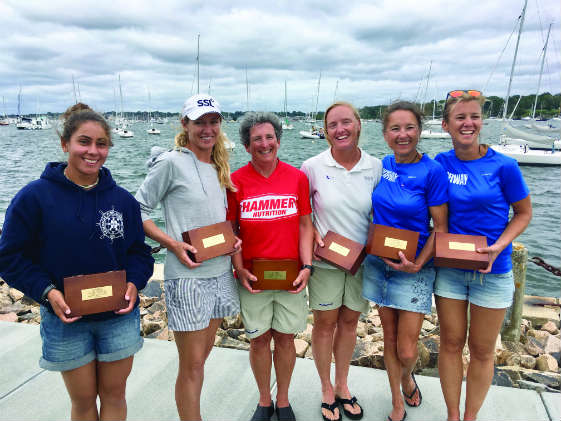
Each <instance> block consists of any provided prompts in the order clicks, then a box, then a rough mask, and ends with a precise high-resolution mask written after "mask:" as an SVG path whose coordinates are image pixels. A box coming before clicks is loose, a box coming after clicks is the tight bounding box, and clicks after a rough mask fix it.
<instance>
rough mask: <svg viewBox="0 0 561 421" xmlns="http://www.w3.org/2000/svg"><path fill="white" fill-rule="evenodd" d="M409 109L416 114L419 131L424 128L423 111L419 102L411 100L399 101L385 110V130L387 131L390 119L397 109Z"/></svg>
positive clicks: (383, 120)
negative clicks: (418, 104) (418, 105)
mask: <svg viewBox="0 0 561 421" xmlns="http://www.w3.org/2000/svg"><path fill="white" fill-rule="evenodd" d="M400 110H401V111H409V112H410V113H412V114H413V115H414V116H415V119H416V120H417V124H418V125H419V133H420V132H421V130H422V129H423V113H422V112H421V110H419V107H417V104H415V103H413V102H409V101H397V102H394V103H393V104H391V105H390V106H389V107H388V108H386V110H385V111H384V117H383V119H382V127H383V129H382V130H383V131H384V132H385V131H386V129H387V128H388V122H389V119H390V115H391V114H392V113H393V112H395V111H400Z"/></svg>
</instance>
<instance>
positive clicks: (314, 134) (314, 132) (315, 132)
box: [299, 72, 325, 139]
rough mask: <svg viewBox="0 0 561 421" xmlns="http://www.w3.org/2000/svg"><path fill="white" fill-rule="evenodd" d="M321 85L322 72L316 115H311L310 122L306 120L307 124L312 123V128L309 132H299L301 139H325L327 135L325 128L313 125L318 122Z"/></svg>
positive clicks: (319, 81)
mask: <svg viewBox="0 0 561 421" xmlns="http://www.w3.org/2000/svg"><path fill="white" fill-rule="evenodd" d="M320 84H321V72H319V78H318V88H317V93H316V105H315V108H314V113H313V114H311V116H310V119H309V120H306V121H307V122H310V123H312V126H311V127H310V129H309V130H300V132H299V134H300V137H302V138H303V139H325V133H324V130H323V127H320V128H319V129H318V128H316V127H315V126H314V125H313V123H315V121H316V115H317V112H318V101H319V87H320Z"/></svg>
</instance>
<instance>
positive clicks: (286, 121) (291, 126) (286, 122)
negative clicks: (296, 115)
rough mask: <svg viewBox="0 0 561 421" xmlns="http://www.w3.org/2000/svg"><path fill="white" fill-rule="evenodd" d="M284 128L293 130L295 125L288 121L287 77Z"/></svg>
mask: <svg viewBox="0 0 561 421" xmlns="http://www.w3.org/2000/svg"><path fill="white" fill-rule="evenodd" d="M282 129H283V130H293V129H294V126H293V125H292V124H290V122H289V121H288V104H287V100H286V79H285V81H284V121H283V123H282Z"/></svg>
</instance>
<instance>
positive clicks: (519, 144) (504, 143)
mask: <svg viewBox="0 0 561 421" xmlns="http://www.w3.org/2000/svg"><path fill="white" fill-rule="evenodd" d="M527 5H528V0H525V1H524V8H523V9H522V14H521V15H520V26H519V29H518V39H517V41H516V48H515V49H514V59H513V61H512V66H511V70H510V79H509V82H508V89H507V94H506V99H505V104H504V110H503V122H504V130H505V132H507V133H514V134H515V135H519V136H520V137H519V138H511V137H508V136H506V135H505V134H503V135H501V138H500V141H499V144H498V145H491V148H493V149H494V150H496V151H497V152H500V153H502V154H504V155H506V156H509V157H511V158H514V159H516V161H517V162H518V164H519V165H536V166H558V165H561V152H559V151H556V150H555V145H556V141H555V140H554V139H552V138H547V137H546V136H539V135H531V134H530V133H526V132H524V131H523V130H520V129H516V128H514V127H512V126H511V125H510V124H509V123H508V121H507V120H506V115H507V109H508V99H509V96H510V88H511V85H512V76H513V74H514V67H515V64H516V57H517V55H518V45H519V43H520V35H521V34H522V28H523V26H524V18H525V16H526V7H527ZM548 38H549V37H548ZM546 45H547V43H546ZM544 57H545V50H544ZM542 63H543V62H542ZM542 70H543V67H542ZM540 80H541V77H540ZM538 90H539V87H538ZM519 101H520V98H519ZM517 105H518V104H517ZM515 108H516V107H515ZM513 112H514V111H513ZM530 135H531V137H530ZM539 137H544V138H547V139H549V142H551V143H549V146H550V147H549V149H548V150H542V149H537V148H532V147H531V144H530V142H536V143H537V144H538V145H537V146H539V142H540V141H542V140H544V139H539ZM536 143H534V144H536ZM544 144H545V140H544ZM544 144H542V148H543V145H544ZM557 147H559V140H557Z"/></svg>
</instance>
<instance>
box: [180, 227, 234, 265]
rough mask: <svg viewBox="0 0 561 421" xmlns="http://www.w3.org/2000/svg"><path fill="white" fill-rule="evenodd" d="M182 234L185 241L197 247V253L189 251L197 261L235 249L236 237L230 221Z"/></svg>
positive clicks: (193, 259)
mask: <svg viewBox="0 0 561 421" xmlns="http://www.w3.org/2000/svg"><path fill="white" fill-rule="evenodd" d="M181 236H182V237H183V241H184V242H186V243H189V244H191V245H192V246H193V247H195V248H196V249H197V253H195V254H194V253H191V252H188V254H189V257H190V258H191V260H192V261H194V262H197V263H200V262H203V261H205V260H209V259H213V258H215V257H218V256H223V255H225V254H228V253H232V252H233V251H235V249H234V244H236V238H235V237H234V231H233V230H232V224H231V223H230V222H228V221H224V222H219V223H218V224H213V225H207V226H206V227H201V228H195V229H192V230H189V231H185V232H184V233H182V234H181Z"/></svg>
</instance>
